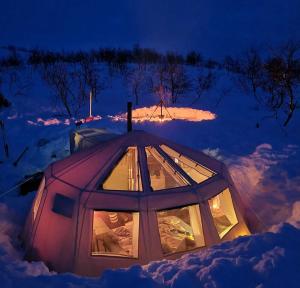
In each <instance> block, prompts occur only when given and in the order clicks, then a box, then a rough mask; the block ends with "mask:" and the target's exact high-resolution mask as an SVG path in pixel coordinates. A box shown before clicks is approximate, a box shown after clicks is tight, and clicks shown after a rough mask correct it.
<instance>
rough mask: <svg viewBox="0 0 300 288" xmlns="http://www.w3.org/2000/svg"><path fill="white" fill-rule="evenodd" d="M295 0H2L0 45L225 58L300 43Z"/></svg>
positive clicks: (299, 19) (298, 4)
mask: <svg viewBox="0 0 300 288" xmlns="http://www.w3.org/2000/svg"><path fill="white" fill-rule="evenodd" d="M299 15H300V1H299V0H247V1H243V0H205V1H204V0H147V1H146V0H105V1H104V0H103V1H101V0H47V1H46V0H0V45H8V44H12V45H16V46H22V47H26V48H32V47H40V48H51V49H53V48H54V49H58V50H62V49H64V50H68V49H90V48H98V47H129V48H130V47H132V46H133V45H134V44H139V45H140V46H142V47H151V48H156V49H159V50H163V51H165V50H175V51H177V52H186V51H188V50H192V49H195V50H198V51H202V52H203V53H204V54H205V55H207V56H212V57H219V56H220V57H222V56H224V55H226V54H233V53H236V52H242V51H243V50H245V49H246V48H247V47H250V46H258V45H260V44H270V43H274V44H276V43H278V42H280V41H282V40H289V39H294V40H299V39H300V16H299Z"/></svg>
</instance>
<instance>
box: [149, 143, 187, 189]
mask: <svg viewBox="0 0 300 288" xmlns="http://www.w3.org/2000/svg"><path fill="white" fill-rule="evenodd" d="M145 149H146V155H147V164H148V170H149V174H150V182H151V187H152V189H153V190H161V189H169V188H175V187H181V186H186V185H189V182H188V181H187V180H186V179H185V178H184V177H183V176H182V175H180V174H179V172H177V171H175V170H174V169H173V168H172V167H171V166H170V165H169V163H168V162H167V161H166V160H165V159H164V158H163V157H162V155H160V154H159V153H158V151H157V150H156V149H155V148H154V147H150V146H148V147H146V148H145Z"/></svg>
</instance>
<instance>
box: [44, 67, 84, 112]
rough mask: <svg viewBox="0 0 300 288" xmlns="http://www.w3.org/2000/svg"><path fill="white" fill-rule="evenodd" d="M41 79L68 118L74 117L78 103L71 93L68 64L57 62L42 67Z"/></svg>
mask: <svg viewBox="0 0 300 288" xmlns="http://www.w3.org/2000/svg"><path fill="white" fill-rule="evenodd" d="M42 78H43V80H44V81H45V83H46V84H47V85H48V86H49V87H50V88H51V89H52V90H53V92H54V94H55V96H56V97H58V99H59V100H60V101H61V103H62V104H63V106H64V108H65V110H66V112H67V114H68V116H69V117H72V116H74V114H76V112H77V111H78V107H79V106H80V103H79V102H78V97H76V95H75V93H74V92H73V91H72V78H71V74H70V72H69V70H68V64H66V63H62V62H59V63H54V64H50V65H44V66H42ZM75 107H76V108H75Z"/></svg>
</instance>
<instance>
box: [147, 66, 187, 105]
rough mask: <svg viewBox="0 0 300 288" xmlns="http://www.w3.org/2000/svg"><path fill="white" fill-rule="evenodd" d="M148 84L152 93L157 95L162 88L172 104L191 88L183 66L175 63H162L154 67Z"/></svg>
mask: <svg viewBox="0 0 300 288" xmlns="http://www.w3.org/2000/svg"><path fill="white" fill-rule="evenodd" d="M150 83H151V90H152V92H154V93H155V94H157V93H158V91H161V89H162V88H163V90H164V91H165V93H166V94H168V95H169V96H170V98H171V99H170V100H171V102H172V103H173V104H174V103H176V102H177V101H178V98H179V97H180V96H182V95H184V93H186V92H188V91H189V90H190V88H191V82H190V79H189V77H188V75H187V73H186V71H185V69H184V66H183V65H181V64H178V63H176V62H175V61H174V62H167V61H164V62H162V63H160V64H157V65H155V66H154V71H153V73H152V77H151V81H150Z"/></svg>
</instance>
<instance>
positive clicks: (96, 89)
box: [80, 58, 106, 100]
mask: <svg viewBox="0 0 300 288" xmlns="http://www.w3.org/2000/svg"><path fill="white" fill-rule="evenodd" d="M80 69H81V76H82V77H83V80H84V83H85V85H86V87H87V89H88V90H89V91H88V93H89V92H90V91H91V92H92V95H93V97H94V99H95V100H97V96H98V95H99V94H100V93H101V91H102V90H104V89H105V87H106V85H105V83H104V81H103V80H102V79H101V73H100V69H99V65H97V64H96V63H94V62H93V61H92V59H91V58H85V59H84V60H83V61H81V62H80Z"/></svg>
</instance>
